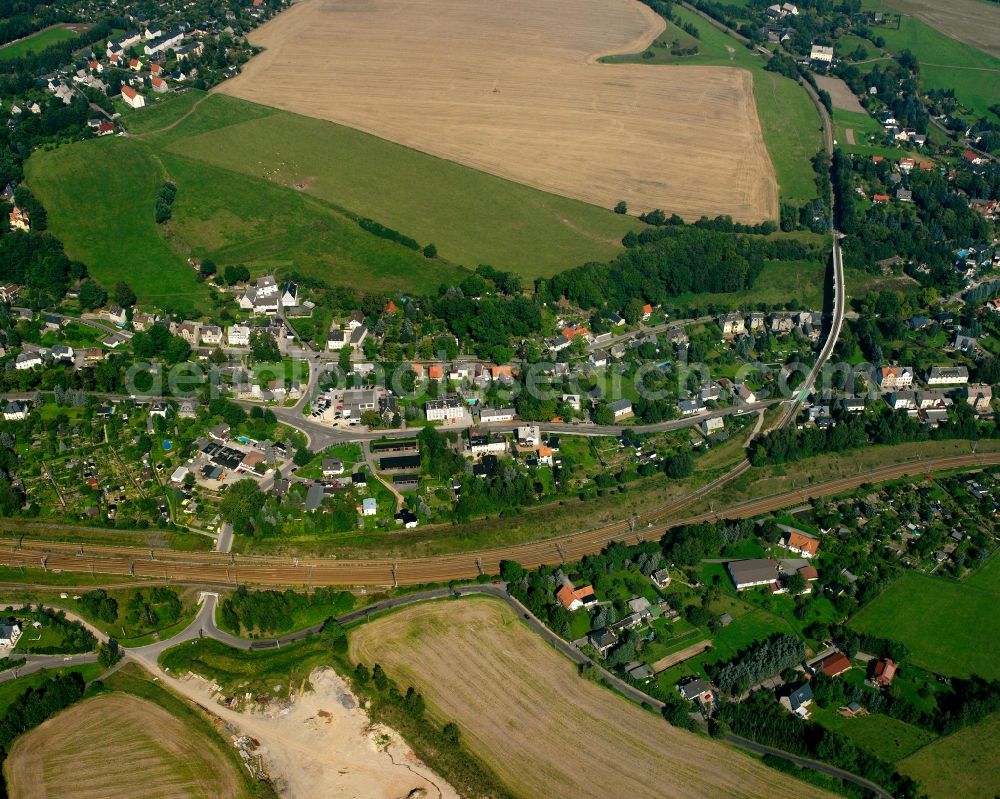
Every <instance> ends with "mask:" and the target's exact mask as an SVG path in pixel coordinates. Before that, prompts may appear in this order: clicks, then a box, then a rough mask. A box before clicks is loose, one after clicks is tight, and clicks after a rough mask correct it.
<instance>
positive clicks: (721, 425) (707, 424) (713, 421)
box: [701, 416, 726, 436]
mask: <svg viewBox="0 0 1000 799" xmlns="http://www.w3.org/2000/svg"><path fill="white" fill-rule="evenodd" d="M725 427H726V423H725V421H724V420H723V418H722V417H721V416H710V417H708V418H707V419H704V420H702V422H701V432H702V433H704V434H705V435H706V436H710V435H713V434H714V433H718V432H719V431H721V430H724V429H725Z"/></svg>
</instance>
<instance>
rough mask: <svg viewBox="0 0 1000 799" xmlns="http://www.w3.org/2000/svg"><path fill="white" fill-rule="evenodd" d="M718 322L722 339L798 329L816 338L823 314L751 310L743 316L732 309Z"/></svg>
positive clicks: (784, 332)
mask: <svg viewBox="0 0 1000 799" xmlns="http://www.w3.org/2000/svg"><path fill="white" fill-rule="evenodd" d="M718 322H719V327H720V328H721V330H722V337H723V338H724V339H734V338H736V337H738V336H744V335H747V334H748V333H749V334H756V333H765V332H770V333H772V334H774V335H777V336H783V335H787V334H789V333H791V332H793V331H795V330H798V331H799V332H800V333H801V334H802V335H803V336H805V337H806V338H809V339H811V340H816V339H818V338H819V336H820V333H821V331H822V328H823V314H822V313H820V312H818V311H799V312H797V313H792V312H778V313H773V314H771V315H770V316H768V315H767V314H765V313H763V312H761V311H753V312H751V313H750V314H749V315H747V316H744V315H743V314H741V313H739V312H738V311H733V312H732V313H727V314H723V315H722V316H720V317H719V320H718Z"/></svg>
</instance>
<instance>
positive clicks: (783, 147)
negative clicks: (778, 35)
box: [604, 5, 823, 203]
mask: <svg viewBox="0 0 1000 799" xmlns="http://www.w3.org/2000/svg"><path fill="white" fill-rule="evenodd" d="M674 13H675V14H676V15H677V17H678V19H680V20H682V21H683V22H689V23H691V24H693V25H694V26H695V27H696V28H697V29H698V32H699V33H700V34H701V36H700V38H699V39H698V54H697V55H694V56H684V57H677V56H674V55H671V53H670V41H671V39H672V38H673V37H672V36H671V35H668V34H666V33H665V34H664V35H663V36H660V37H658V39H657V41H661V42H666V45H667V46H666V47H659V46H657V45H656V44H654V45H653V46H652V47H651V48H650V50H652V52H653V54H654V55H653V58H643V57H642V55H641V54H635V55H627V56H611V57H609V58H606V59H604V60H605V61H608V62H611V63H639V64H705V65H711V66H730V67H743V68H744V69H748V70H750V71H751V72H752V73H753V85H754V99H755V100H756V102H757V115H758V116H759V117H760V125H761V128H762V130H763V132H764V143H765V144H766V145H767V149H768V152H769V153H770V154H771V162H772V163H773V164H774V171H775V174H776V175H777V178H778V185H779V187H780V192H781V199H782V200H786V201H789V202H793V203H801V202H804V201H806V200H810V199H812V198H813V197H815V196H816V186H815V183H814V180H813V171H812V165H811V164H810V163H809V159H810V158H812V157H813V155H815V154H816V153H817V152H818V151H819V149H820V148H821V147H822V146H823V139H822V135H821V132H820V131H821V128H820V119H819V114H818V113H817V111H816V107H815V106H814V105H813V103H812V101H811V100H810V99H809V96H808V95H807V94H806V92H805V89H803V88H802V87H801V86H799V85H798V84H796V83H795V81H793V80H790V79H789V78H786V77H784V76H782V75H779V74H777V73H776V72H765V71H764V63H765V62H764V59H763V57H762V56H757V55H754V54H753V53H751V52H750V51H748V50H747V49H746V48H745V47H744V46H743V45H741V44H740V43H739V42H737V41H736V40H735V39H733V38H732V37H730V36H728V35H727V34H726V33H724V32H722V31H720V30H719V29H718V28H716V27H715V26H714V25H712V24H710V23H709V22H707V21H706V20H705V19H704V18H702V17H700V16H698V15H697V14H695V13H693V12H691V11H688V10H687V9H686V8H682V7H681V6H677V5H675V6H674ZM668 24H669V23H668ZM671 27H672V26H671Z"/></svg>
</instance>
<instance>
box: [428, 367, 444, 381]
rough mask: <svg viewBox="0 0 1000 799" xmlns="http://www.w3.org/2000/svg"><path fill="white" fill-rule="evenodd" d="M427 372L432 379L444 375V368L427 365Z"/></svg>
mask: <svg viewBox="0 0 1000 799" xmlns="http://www.w3.org/2000/svg"><path fill="white" fill-rule="evenodd" d="M427 374H428V376H429V377H430V378H431V379H432V380H435V379H438V378H441V377H444V368H443V367H441V366H428V367H427Z"/></svg>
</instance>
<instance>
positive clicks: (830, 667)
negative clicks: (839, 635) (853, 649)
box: [821, 652, 851, 677]
mask: <svg viewBox="0 0 1000 799" xmlns="http://www.w3.org/2000/svg"><path fill="white" fill-rule="evenodd" d="M849 668H851V661H849V660H848V659H847V656H846V655H844V653H843V652H835V653H834V654H832V655H830V656H829V657H827V658H824V659H823V665H822V667H821V669H822V671H823V673H824V674H825V675H826V676H827V677H836V676H837V675H838V674H843V673H844V672H845V671H847V670H848V669H849Z"/></svg>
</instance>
